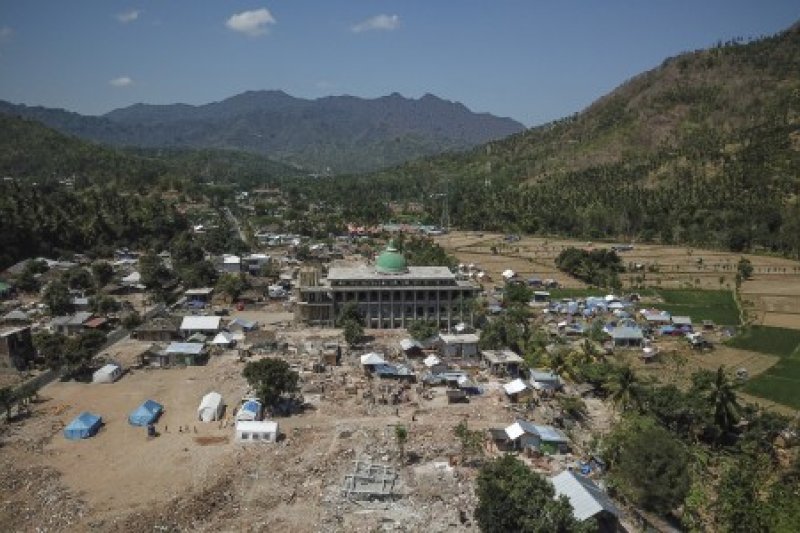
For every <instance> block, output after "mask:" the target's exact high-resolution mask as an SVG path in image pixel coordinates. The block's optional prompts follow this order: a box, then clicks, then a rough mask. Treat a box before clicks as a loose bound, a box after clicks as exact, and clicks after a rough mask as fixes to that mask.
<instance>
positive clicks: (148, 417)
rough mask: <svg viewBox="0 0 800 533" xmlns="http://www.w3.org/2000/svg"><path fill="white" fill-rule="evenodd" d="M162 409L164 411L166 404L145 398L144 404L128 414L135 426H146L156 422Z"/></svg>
mask: <svg viewBox="0 0 800 533" xmlns="http://www.w3.org/2000/svg"><path fill="white" fill-rule="evenodd" d="M162 411H164V406H163V405H161V404H160V403H158V402H154V401H153V400H145V402H144V403H143V404H142V405H140V406H139V407H137V408H136V410H135V411H134V412H132V413H131V414H130V415H129V416H128V422H130V423H131V425H134V426H146V425H148V424H152V423H153V422H155V421H156V419H158V417H159V415H160V414H161V412H162Z"/></svg>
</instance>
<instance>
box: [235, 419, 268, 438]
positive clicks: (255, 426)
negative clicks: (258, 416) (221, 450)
mask: <svg viewBox="0 0 800 533" xmlns="http://www.w3.org/2000/svg"><path fill="white" fill-rule="evenodd" d="M277 440H278V423H277V422H272V421H270V420H262V421H239V422H236V442H276V441H277Z"/></svg>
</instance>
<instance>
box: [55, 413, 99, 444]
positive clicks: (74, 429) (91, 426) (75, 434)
mask: <svg viewBox="0 0 800 533" xmlns="http://www.w3.org/2000/svg"><path fill="white" fill-rule="evenodd" d="M102 423H103V418H102V417H101V416H100V415H95V414H92V413H90V412H88V411H84V412H83V413H81V414H79V415H78V416H76V417H75V418H74V419H73V420H72V422H70V423H69V425H68V426H67V427H65V428H64V436H65V437H66V438H68V439H71V440H77V439H87V438H89V437H92V436H94V434H95V433H97V430H98V429H100V425H101V424H102Z"/></svg>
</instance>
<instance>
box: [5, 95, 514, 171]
mask: <svg viewBox="0 0 800 533" xmlns="http://www.w3.org/2000/svg"><path fill="white" fill-rule="evenodd" d="M0 112H2V113H6V114H12V115H18V116H23V117H26V118H31V119H34V120H38V121H40V122H42V123H44V124H45V125H47V126H50V127H52V128H55V129H57V130H59V131H61V132H63V133H68V134H71V135H75V136H77V137H81V138H83V139H87V140H92V141H95V142H101V143H106V144H111V145H116V146H135V147H143V148H167V147H169V148H176V147H179V148H221V149H232V150H243V151H247V152H252V153H256V154H260V155H263V156H267V157H269V158H271V159H274V160H278V161H283V162H287V163H292V164H296V165H300V166H303V167H306V168H309V169H315V170H324V169H327V168H331V169H332V170H333V171H334V172H361V171H368V170H374V169H378V168H384V167H388V166H393V165H396V164H399V163H403V162H405V161H409V160H413V159H417V158H419V157H424V156H430V155H434V154H438V153H442V152H446V151H459V150H465V149H469V148H471V147H473V146H476V145H479V144H482V143H485V142H488V141H491V140H496V139H501V138H503V137H506V136H508V135H512V134H515V133H519V132H520V131H523V130H524V126H523V125H522V124H520V123H519V122H516V121H514V120H512V119H509V118H499V117H495V116H493V115H490V114H488V113H473V112H472V111H470V110H469V109H467V108H466V107H465V106H464V105H462V104H460V103H456V102H450V101H447V100H443V99H441V98H439V97H437V96H434V95H431V94H426V95H424V96H423V97H421V98H419V99H413V98H405V97H403V96H401V95H400V94H398V93H392V94H390V95H388V96H384V97H380V98H374V99H364V98H357V97H354V96H328V97H324V98H319V99H316V100H307V99H302V98H295V97H293V96H290V95H288V94H286V93H285V92H283V91H248V92H245V93H241V94H238V95H236V96H233V97H231V98H228V99H225V100H222V101H220V102H213V103H209V104H204V105H197V106H194V105H188V104H169V105H151V104H134V105H131V106H128V107H125V108H121V109H116V110H114V111H111V112H109V113H107V114H106V115H103V116H101V117H91V116H83V115H79V114H77V113H72V112H70V111H65V110H61V109H48V108H44V107H28V106H24V105H15V104H11V103H8V102H2V101H0Z"/></svg>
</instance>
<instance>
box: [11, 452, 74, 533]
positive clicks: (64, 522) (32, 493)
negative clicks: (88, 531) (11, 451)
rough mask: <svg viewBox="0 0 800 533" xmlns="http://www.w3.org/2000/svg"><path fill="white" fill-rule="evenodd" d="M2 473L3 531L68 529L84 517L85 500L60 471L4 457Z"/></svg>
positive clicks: (44, 532)
mask: <svg viewBox="0 0 800 533" xmlns="http://www.w3.org/2000/svg"><path fill="white" fill-rule="evenodd" d="M0 465H2V472H3V475H2V476H0V531H17V530H18V529H19V526H20V524H25V527H26V530H28V531H39V532H42V533H46V532H50V531H69V530H72V529H75V528H76V527H77V526H78V524H80V523H81V522H82V520H83V517H84V514H85V512H86V510H87V509H86V504H85V503H84V502H83V501H82V500H81V499H80V498H78V497H77V496H75V495H74V494H72V493H71V492H70V491H69V490H67V489H66V488H65V487H64V485H63V484H62V483H61V474H60V473H59V472H58V471H56V470H54V469H52V468H47V467H42V466H24V465H22V464H20V463H19V462H15V461H12V460H11V459H10V458H9V457H6V458H5V459H3V461H2V463H0Z"/></svg>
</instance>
